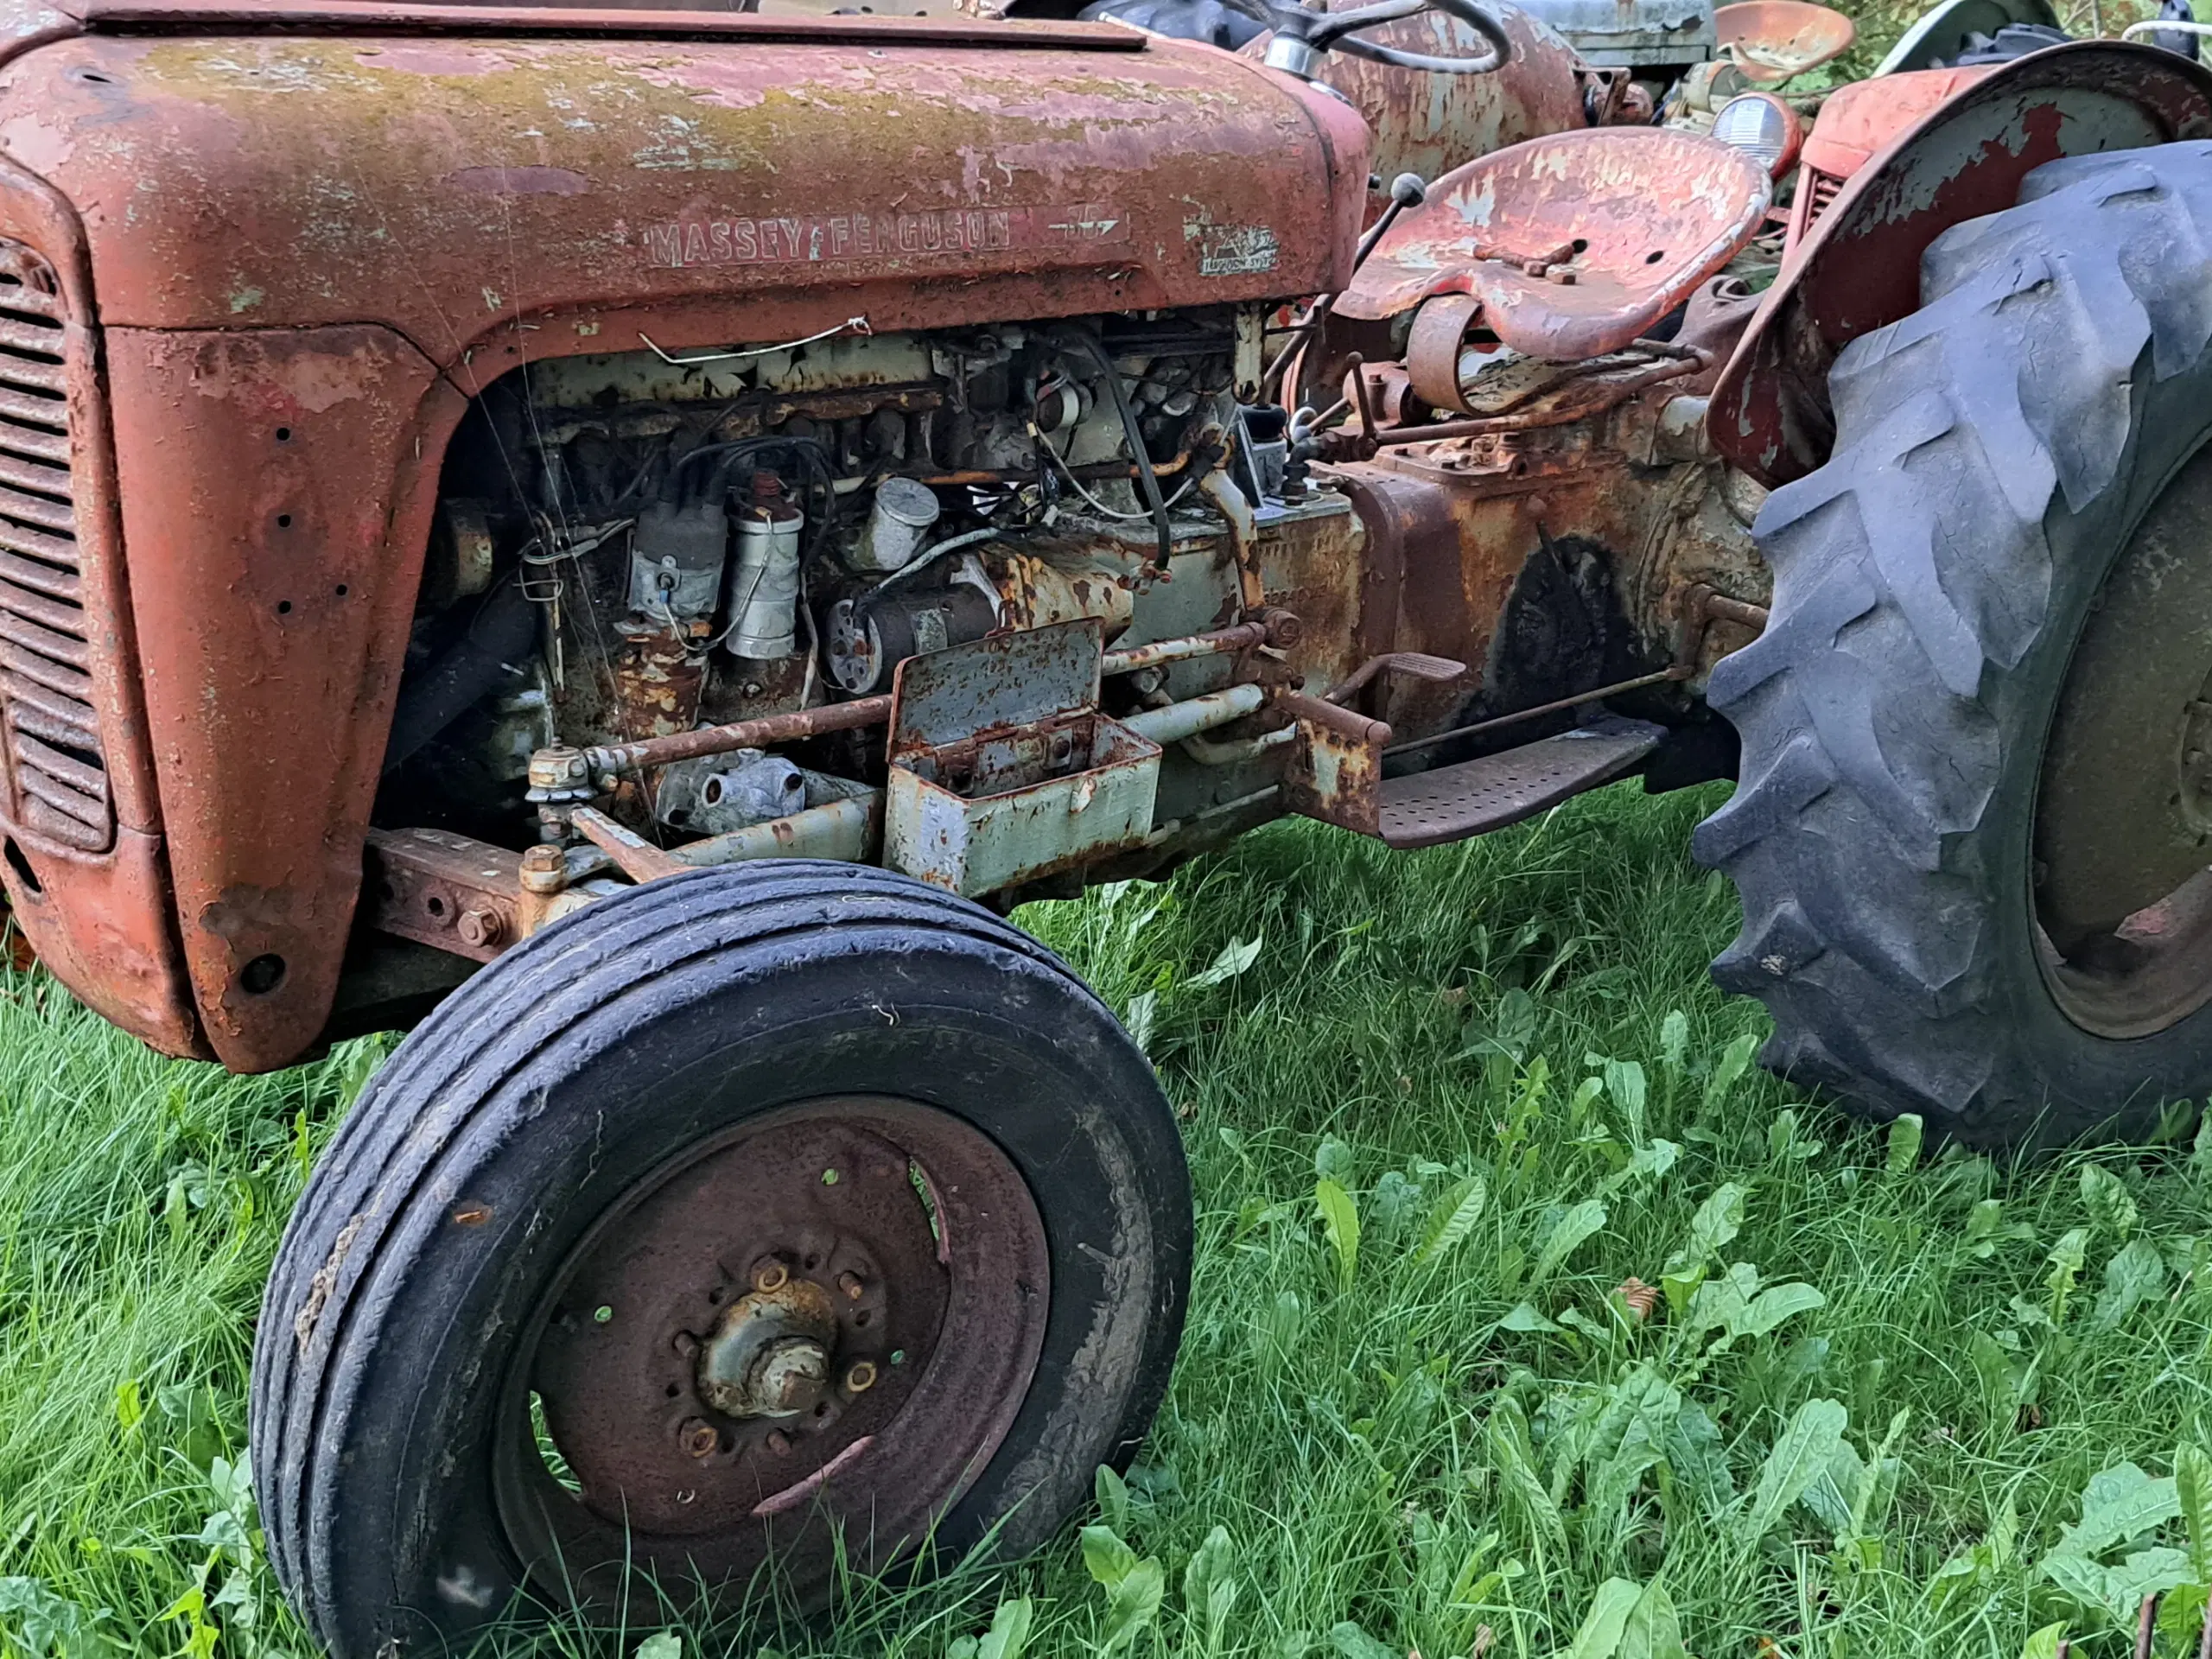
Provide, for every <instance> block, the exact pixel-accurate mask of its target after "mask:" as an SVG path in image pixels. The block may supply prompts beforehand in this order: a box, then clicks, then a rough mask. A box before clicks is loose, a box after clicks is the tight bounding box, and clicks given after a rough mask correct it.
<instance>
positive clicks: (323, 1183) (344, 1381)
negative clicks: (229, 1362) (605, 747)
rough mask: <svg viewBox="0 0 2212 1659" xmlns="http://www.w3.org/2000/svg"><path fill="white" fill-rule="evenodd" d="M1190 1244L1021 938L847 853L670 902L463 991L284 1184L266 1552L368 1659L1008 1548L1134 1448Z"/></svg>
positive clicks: (662, 890) (308, 1612)
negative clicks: (522, 1624) (496, 1628)
mask: <svg viewBox="0 0 2212 1659" xmlns="http://www.w3.org/2000/svg"><path fill="white" fill-rule="evenodd" d="M1190 1253H1191V1211H1190V1191H1189V1182H1188V1177H1187V1174H1186V1173H1185V1166H1184V1162H1183V1154H1182V1147H1181V1142H1180V1140H1179V1136H1178V1134H1177V1130H1176V1127H1175V1121H1174V1115H1173V1111H1172V1110H1171V1109H1170V1108H1169V1107H1168V1105H1167V1103H1166V1101H1165V1099H1164V1098H1163V1097H1162V1096H1161V1094H1160V1087H1159V1084H1158V1082H1157V1080H1156V1079H1155V1078H1154V1076H1153V1072H1152V1069H1151V1067H1150V1065H1148V1064H1147V1062H1146V1060H1145V1058H1144V1056H1143V1054H1142V1053H1141V1052H1140V1051H1139V1050H1138V1048H1137V1047H1136V1046H1135V1043H1133V1042H1132V1041H1131V1040H1130V1039H1129V1038H1128V1035H1127V1034H1126V1033H1123V1031H1122V1028H1121V1027H1120V1026H1119V1025H1118V1024H1117V1023H1116V1021H1115V1020H1114V1018H1113V1016H1112V1014H1109V1012H1108V1011H1107V1009H1106V1008H1105V1007H1103V1005H1102V1004H1101V1003H1100V1002H1099V1001H1097V999H1096V997H1094V996H1093V995H1091V994H1090V992H1089V991H1088V990H1086V989H1085V988H1084V987H1083V986H1082V984H1081V983H1080V982H1078V981H1077V979H1076V978H1075V977H1074V976H1073V975H1072V974H1071V973H1070V972H1069V970H1068V969H1066V967H1065V965H1063V964H1062V963H1060V962H1059V961H1058V959H1057V958H1055V957H1052V955H1051V954H1050V953H1048V952H1047V951H1046V950H1043V949H1042V948H1040V947H1039V945H1037V944H1035V943H1034V942H1033V941H1032V940H1030V939H1029V938H1027V937H1026V936H1025V935H1023V934H1022V933H1020V931H1017V930H1016V929H1014V927H1012V926H1010V925H1007V923H1005V922H1003V921H1001V920H1000V919H999V918H996V917H994V916H992V915H990V914H989V913H988V912H985V911H983V910H982V909H980V908H978V907H977V906H974V905H971V904H969V903H967V902H966V901H964V900H962V899H954V898H950V897H948V896H947V895H945V894H943V893H938V892H935V891H933V890H932V889H930V888H927V887H922V886H921V885H920V884H918V883H917V882H913V881H910V880H906V879H904V878H902V877H899V876H895V875H891V874H887V873H885V872H883V871H880V870H874V869H868V868H856V867H853V866H849V865H837V864H821V863H816V862H812V861H796V860H794V861H775V862H772V863H769V864H764V865H761V866H758V867H739V868H728V869H720V870H712V871H702V872H700V873H698V874H690V875H683V876H677V877H675V878H672V879H670V880H663V881H658V882H655V883H652V885H650V886H647V887H640V888H638V889H635V890H634V891H632V892H629V893H624V894H622V895H620V896H619V897H615V898H612V899H607V900H604V901H602V902H601V903H600V904H596V905H594V906H591V907H590V908H589V909H588V910H586V911H583V912H580V913H579V914H577V915H575V916H574V917H572V918H569V919H567V920H565V921H563V922H561V923H559V924H557V925H555V926H553V927H551V928H550V929H548V930H547V931H545V932H543V933H542V934H540V935H538V936H537V937H536V938H532V939H531V940H530V941H528V942H527V943H525V944H523V945H521V946H519V947H518V949H516V950H512V951H511V952H509V953H508V954H507V955H505V956H504V957H501V958H500V959H499V961H497V962H495V963H493V964H492V965H491V966H490V967H489V968H487V969H485V970H484V971H483V972H482V973H481V974H480V975H479V976H477V977H476V978H475V979H474V980H473V981H471V982H469V983H468V984H467V986H465V987H464V988H462V989H461V991H459V992H458V993H456V994H455V995H454V996H453V997H452V998H451V999H449V1000H448V1001H447V1002H446V1003H445V1004H444V1005H443V1006H442V1007H440V1008H439V1009H438V1010H437V1011H436V1013H435V1014H433V1015H432V1016H431V1017H430V1018H429V1020H427V1021H426V1022H425V1023H424V1024H423V1026H422V1027H420V1028H418V1029H417V1030H416V1032H415V1033H413V1034H412V1035H411V1036H410V1037H409V1038H408V1039H407V1040H406V1041H405V1042H404V1043H403V1044H402V1045H401V1046H400V1047H399V1049H398V1051H397V1052H396V1053H394V1054H393V1056H392V1057H391V1059H390V1060H389V1061H388V1062H387V1063H386V1065H385V1066H384V1068H383V1069H382V1071H379V1072H378V1074H377V1076H376V1077H374V1078H373V1079H372V1082H371V1084H370V1085H369V1087H368V1088H367V1089H366V1090H365V1091H364V1093H363V1095H362V1096H361V1099H360V1101H359V1103H358V1104H356V1105H355V1107H354V1108H353V1112H352V1113H351V1115H350V1116H348V1118H347V1120H346V1122H345V1124H344V1125H343V1126H342V1127H341V1128H340V1131H339V1134H338V1135H337V1137H336V1139H335V1140H334V1143H333V1144H332V1146H331V1147H330V1150H329V1152H328V1153H327V1154H326V1156H325V1157H324V1159H323V1160H322V1163H321V1166H320V1167H319V1168H318V1169H317V1170H316V1171H315V1175H314V1178H313V1179H312V1180H311V1181H310V1182H309V1184H308V1190H307V1192H306V1194H305V1196H304V1197H303V1198H302V1200H301V1203H300V1206H299V1208H298V1210H297V1211H296V1213H295V1214H294V1216H293V1217H292V1222H291V1225H290V1227H289V1230H288V1231H287V1233H286V1235H285V1237H284V1242H283V1247H282V1249H280V1251H279V1253H278V1256H277V1264H276V1268H275V1269H274V1272H273V1274H272V1276H271V1279H270V1285H269V1290H268V1294H267V1298H266V1300H265V1302H264V1306H263V1311H262V1319H261V1325H260V1329H259V1333H258V1340H257V1348H256V1352H255V1356H254V1376H253V1400H252V1441H253V1450H254V1468H255V1471H256V1477H257V1482H258V1486H259V1498H260V1506H261V1514H262V1517H263V1522H264V1527H265V1528H266V1529H267V1535H268V1539H269V1552H270V1559H271V1560H272V1562H273V1564H274V1566H275V1567H276V1570H277V1576H278V1578H279V1580H281V1582H282V1583H283V1586H284V1588H285V1590H286V1592H288V1593H289V1595H290V1597H291V1599H292V1600H293V1602H294V1604H295V1605H296V1606H297V1607H298V1608H299V1610H300V1611H301V1613H302V1616H303V1618H305V1620H306V1622H307V1624H308V1628H309V1629H310V1630H312V1631H313V1633H314V1634H315V1637H317V1639H318V1640H320V1641H321V1643H323V1644H324V1646H325V1647H327V1649H329V1650H330V1651H331V1652H332V1653H333V1654H334V1655H335V1656H336V1659H378V1656H380V1655H386V1654H388V1653H390V1652H391V1651H392V1649H393V1644H395V1643H396V1644H397V1648H398V1649H400V1650H406V1651H415V1650H422V1651H428V1650H430V1649H434V1648H435V1647H438V1646H439V1645H441V1644H442V1643H448V1642H452V1641H454V1640H456V1639H464V1640H465V1638H466V1637H467V1635H468V1633H469V1632H470V1631H471V1630H473V1629H474V1628H476V1627H479V1626H480V1625H482V1624H484V1623H486V1621H489V1620H492V1619H494V1618H500V1617H502V1616H507V1615H511V1614H512V1612H513V1611H515V1610H516V1609H517V1607H518V1605H530V1604H535V1605H537V1606H538V1607H541V1608H551V1609H559V1608H563V1607H568V1608H574V1609H576V1610H578V1611H580V1612H581V1614H582V1617H584V1618H586V1619H587V1620H589V1621H593V1622H598V1621H602V1620H603V1621H606V1622H612V1621H613V1620H614V1619H615V1618H623V1617H626V1618H629V1619H630V1620H631V1621H632V1623H635V1622H637V1621H638V1620H639V1619H644V1620H647V1621H658V1619H660V1618H663V1617H664V1611H663V1609H664V1606H665V1605H666V1603H665V1602H664V1600H663V1599H662V1598H664V1597H670V1598H674V1599H677V1600H678V1601H681V1600H683V1599H688V1598H690V1597H692V1596H695V1595H697V1594H699V1593H701V1592H706V1593H709V1594H716V1593H724V1594H727V1595H728V1598H729V1600H730V1601H731V1602H734V1601H735V1600H736V1599H737V1598H739V1597H740V1596H741V1595H742V1594H743V1593H745V1592H747V1591H753V1592H769V1591H771V1590H773V1591H774V1592H775V1593H777V1594H778V1595H779V1597H780V1598H782V1599H783V1600H784V1603H785V1605H792V1604H793V1603H796V1604H797V1605H801V1606H808V1607H812V1606H819V1605H823V1604H824V1603H825V1602H827V1601H828V1600H829V1599H830V1597H831V1596H832V1595H833V1593H834V1592H835V1589H836V1580H837V1575H838V1573H839V1572H840V1571H841V1570H842V1568H843V1567H847V1566H849V1567H850V1568H852V1569H853V1570H855V1571H858V1572H868V1571H872V1570H880V1569H882V1568H884V1567H888V1566H890V1565H892V1564H893V1562H895V1561H897V1560H900V1559H902V1558H904V1557H906V1556H908V1555H910V1554H912V1552H914V1551H915V1550H916V1549H917V1548H920V1547H921V1546H922V1545H923V1544H924V1543H925V1541H926V1542H927V1544H928V1545H929V1547H930V1548H932V1549H933V1550H934V1551H935V1552H937V1554H938V1555H939V1556H943V1557H950V1556H957V1554H960V1553H962V1552H963V1551H966V1550H968V1549H969V1548H972V1547H974V1546H975V1545H976V1544H977V1543H978V1542H979V1541H983V1540H984V1539H986V1537H987V1536H988V1537H990V1538H991V1540H992V1541H993V1542H994V1544H995V1547H996V1548H998V1549H1000V1550H1001V1551H1003V1552H1005V1553H1007V1554H1017V1553H1020V1552H1023V1551H1026V1550H1027V1549H1029V1548H1033V1547H1034V1546H1035V1545H1037V1544H1038V1543H1039V1542H1041V1541H1043V1540H1044V1539H1046V1537H1048V1536H1049V1535H1051V1534H1052V1531H1053V1530H1054V1529H1056V1528H1057V1527H1058V1524H1059V1523H1060V1522H1062V1521H1063V1520H1064V1519H1065V1517H1066V1516H1068V1515H1069V1514H1070V1513H1071V1511H1072V1510H1074V1509H1076V1508H1077V1506H1078V1505H1079V1504H1081V1503H1083V1502H1084V1500H1085V1498H1086V1497H1087V1496H1088V1494H1089V1493H1090V1490H1091V1483H1092V1478H1093V1474H1094V1472H1095V1471H1096V1466H1097V1465H1100V1464H1102V1463H1116V1464H1119V1463H1124V1462H1126V1460H1127V1459H1128V1457H1129V1455H1130V1454H1131V1453H1132V1452H1134V1450H1135V1446H1136V1443H1137V1440H1138V1439H1139V1438H1140V1437H1141V1435H1142V1434H1143V1433H1144V1431H1145V1429H1146V1427H1147V1425H1148V1423H1149V1421H1150V1420H1151V1417H1152V1414H1153V1412H1154V1409H1155V1408H1157V1406H1158V1405H1159V1402H1160V1398H1161V1395H1162V1394H1163V1393H1164V1391H1165V1389H1166V1383H1167V1376H1168V1371H1169V1368H1170V1366H1171V1365H1172V1363H1173V1359H1174V1355H1175V1348H1176V1342H1177V1338H1178V1336H1179V1332H1180V1327H1181V1323H1182V1315H1183V1306H1184V1298H1185V1287H1186V1285H1187V1282H1188V1275H1189V1266H1190ZM994 1529H996V1530H995V1532H994Z"/></svg>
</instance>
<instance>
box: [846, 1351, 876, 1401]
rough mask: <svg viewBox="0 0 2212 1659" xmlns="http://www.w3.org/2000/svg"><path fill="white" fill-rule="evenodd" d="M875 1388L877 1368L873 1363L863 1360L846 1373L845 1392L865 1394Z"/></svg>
mask: <svg viewBox="0 0 2212 1659" xmlns="http://www.w3.org/2000/svg"><path fill="white" fill-rule="evenodd" d="M874 1386H875V1366H874V1363H873V1362H872V1361H869V1360H865V1359H864V1360H861V1362H860V1363H858V1364H856V1365H855V1366H854V1367H853V1368H852V1370H849V1371H847V1372H846V1373H845V1392H846V1393H848V1394H865V1393H867V1392H868V1390H869V1389H872V1388H874Z"/></svg>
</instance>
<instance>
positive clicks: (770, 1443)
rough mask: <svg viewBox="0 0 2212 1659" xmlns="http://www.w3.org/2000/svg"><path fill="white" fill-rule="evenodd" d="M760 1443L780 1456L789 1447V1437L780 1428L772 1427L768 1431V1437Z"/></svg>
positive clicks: (789, 1448) (788, 1449)
mask: <svg viewBox="0 0 2212 1659" xmlns="http://www.w3.org/2000/svg"><path fill="white" fill-rule="evenodd" d="M761 1444H762V1445H764V1446H766V1447H767V1448H768V1449H769V1450H770V1451H771V1452H774V1453H775V1454H776V1455H777V1456H778V1457H779V1458H780V1457H782V1456H783V1455H784V1453H785V1452H788V1451H790V1450H791V1436H790V1435H788V1434H786V1433H784V1431H783V1430H782V1429H780V1428H772V1429H770V1430H769V1431H768V1438H767V1439H766V1440H764V1441H762V1442H761Z"/></svg>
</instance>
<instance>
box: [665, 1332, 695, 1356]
mask: <svg viewBox="0 0 2212 1659" xmlns="http://www.w3.org/2000/svg"><path fill="white" fill-rule="evenodd" d="M668 1345H669V1346H670V1347H671V1348H673V1349H675V1350H676V1351H677V1357H680V1358H683V1359H689V1358H690V1357H691V1356H692V1355H694V1354H696V1353H697V1352H698V1351H699V1338H696V1337H695V1336H693V1335H692V1334H691V1333H690V1332H689V1331H679V1332H677V1333H676V1334H675V1335H674V1336H672V1337H671V1338H669V1339H668Z"/></svg>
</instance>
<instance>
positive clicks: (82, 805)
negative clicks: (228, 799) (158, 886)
mask: <svg viewBox="0 0 2212 1659" xmlns="http://www.w3.org/2000/svg"><path fill="white" fill-rule="evenodd" d="M66 323H67V315H66V312H65V309H64V303H63V297H62V294H61V285H60V283H59V282H58V281H56V280H55V277H54V268H53V267H52V266H51V265H49V264H47V262H46V261H45V260H44V259H41V257H39V256H38V255H37V254H35V253H34V252H33V251H31V250H30V249H29V248H27V247H24V246H23V245H21V244H20V243H16V242H10V241H9V240H7V239H6V238H0V728H4V730H5V733H6V739H7V764H8V773H9V777H10V782H11V783H12V785H13V796H14V801H13V805H14V812H13V816H14V817H15V819H16V823H18V824H19V825H20V826H21V827H22V829H27V830H29V831H31V832H33V833H34V834H36V835H40V836H45V837H47V838H48V839H49V840H53V841H57V842H61V843H62V844H63V845H64V846H68V847H74V848H77V849H79V850H81V851H84V852H102V851H105V849H106V848H107V846H108V844H109V843H110V842H111V841H112V840H113V838H114V834H115V810H114V806H113V804H112V803H111V801H110V799H109V797H108V787H107V766H106V761H105V759H104V757H103V756H102V754H101V753H100V738H99V720H98V717H97V716H96V715H94V713H93V711H92V675H91V672H90V670H91V667H92V647H91V645H90V644H89V643H88V639H87V634H86V626H85V611H84V604H83V595H82V590H81V587H80V582H79V560H78V548H77V514H76V505H75V496H74V488H73V486H74V482H75V480H73V477H72V474H71V465H70V463H71V444H70V430H69V404H68V399H67V386H66V383H65V379H64V376H65V373H66V371H67V329H66V327H65V324H66Z"/></svg>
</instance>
